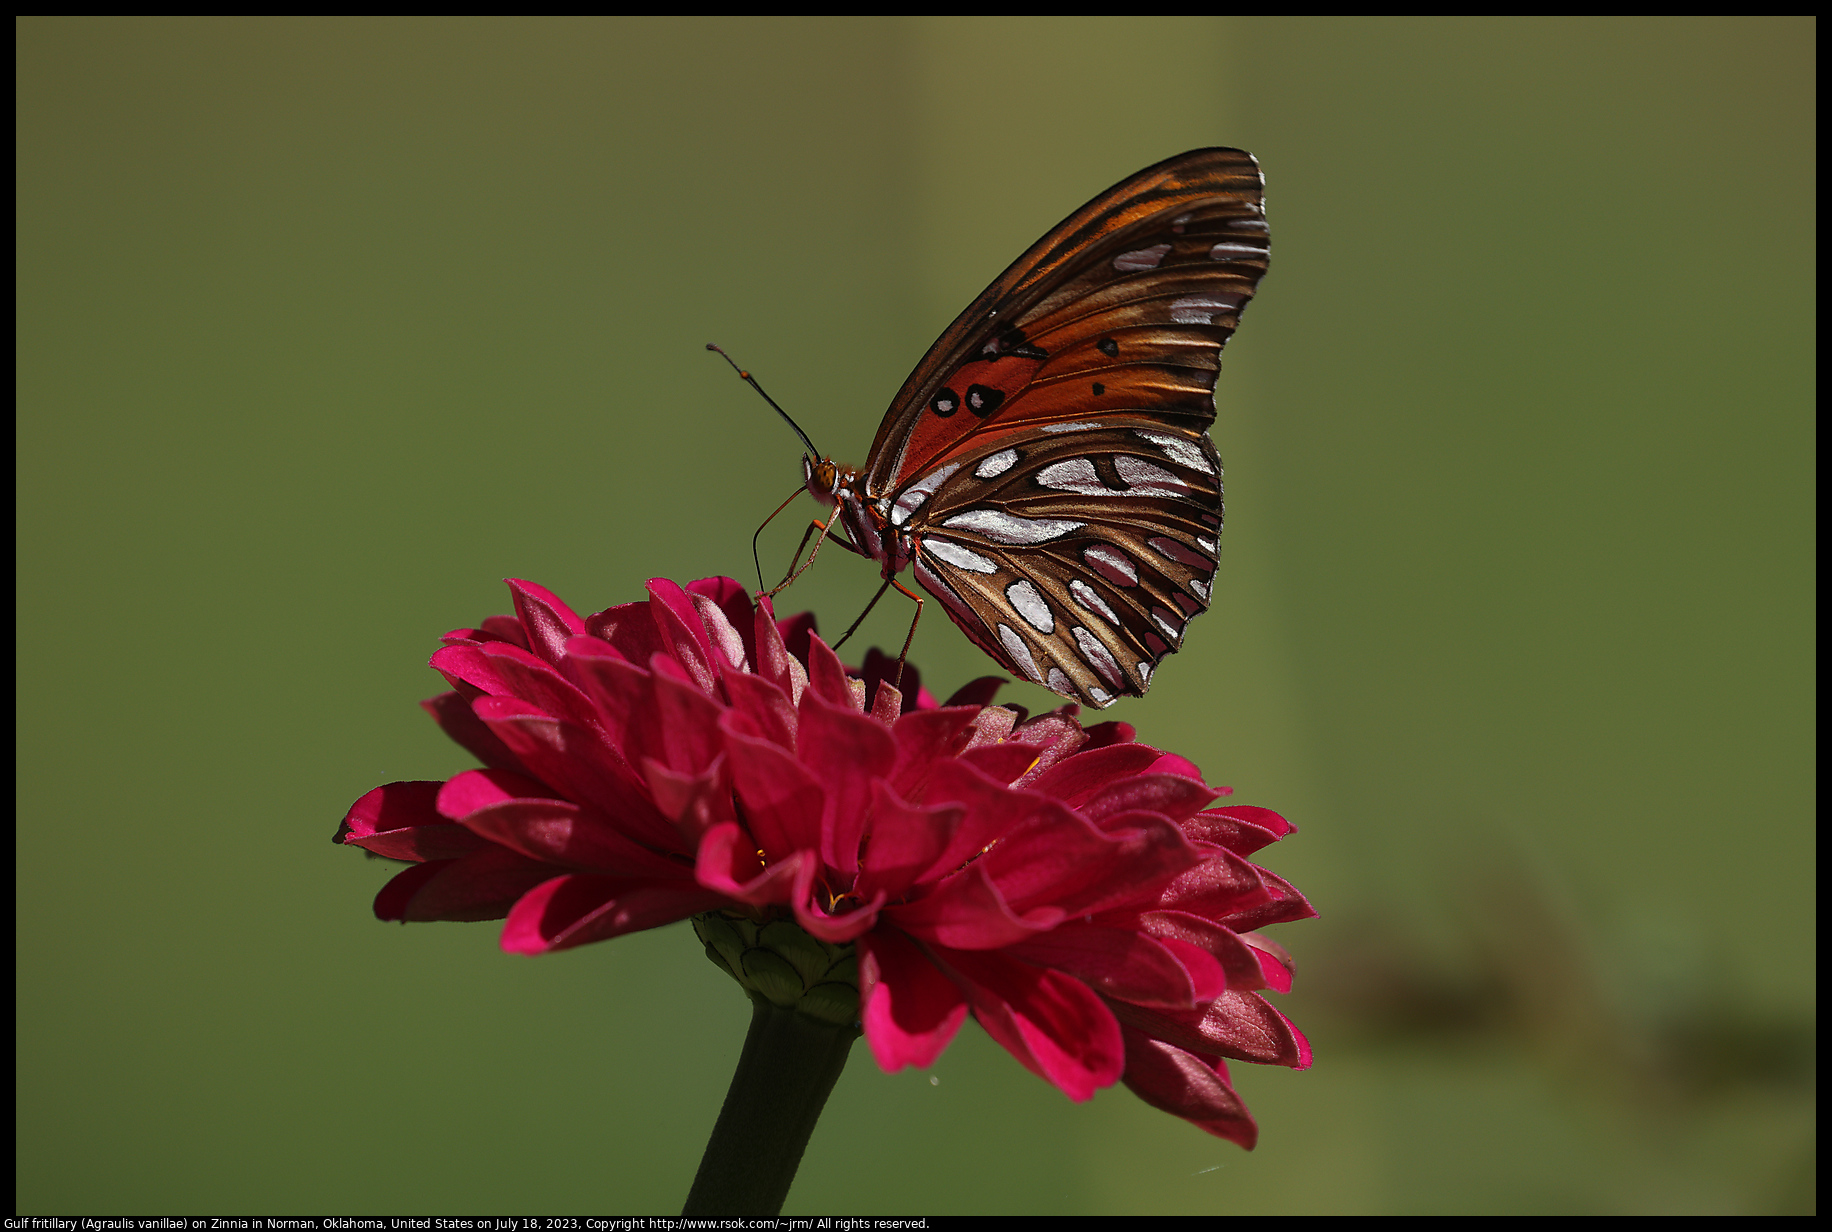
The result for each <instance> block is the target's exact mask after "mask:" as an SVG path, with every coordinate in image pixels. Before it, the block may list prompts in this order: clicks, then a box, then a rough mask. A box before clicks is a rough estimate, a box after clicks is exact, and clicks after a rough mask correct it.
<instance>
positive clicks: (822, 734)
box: [796, 689, 897, 883]
mask: <svg viewBox="0 0 1832 1232" xmlns="http://www.w3.org/2000/svg"><path fill="white" fill-rule="evenodd" d="M896 752H897V750H896V745H895V744H894V743H893V742H892V740H891V733H890V731H889V730H888V729H887V728H886V727H885V726H884V724H883V723H881V722H878V721H877V720H875V719H872V718H869V717H867V716H865V715H863V714H860V713H859V712H858V711H856V710H854V709H852V708H851V707H849V706H836V705H834V704H833V703H832V702H830V701H827V700H826V699H825V698H823V697H822V696H821V695H820V694H819V693H818V692H817V691H815V690H813V689H810V690H809V691H808V692H806V693H804V694H803V695H802V700H801V714H800V726H799V735H798V737H797V745H796V757H797V759H798V760H799V761H800V762H801V764H802V767H803V768H804V769H805V770H807V772H808V774H809V775H810V776H811V777H812V778H813V779H814V781H815V782H817V783H820V784H823V785H824V789H825V790H824V794H825V797H826V799H825V801H824V803H823V806H822V810H821V816H820V834H819V838H820V852H821V859H822V860H824V861H825V862H826V864H827V866H828V867H829V868H833V869H836V870H838V871H839V873H840V874H841V876H842V877H843V878H845V879H846V880H847V881H848V883H850V880H851V874H852V872H853V870H855V869H856V868H857V867H858V863H859V838H860V836H861V835H862V834H863V833H864V832H865V820H866V817H867V815H868V813H869V811H870V806H871V789H872V784H873V783H875V782H882V781H883V779H884V777H885V776H886V775H888V774H889V773H890V770H891V764H892V762H893V761H894V759H895V758H896Z"/></svg>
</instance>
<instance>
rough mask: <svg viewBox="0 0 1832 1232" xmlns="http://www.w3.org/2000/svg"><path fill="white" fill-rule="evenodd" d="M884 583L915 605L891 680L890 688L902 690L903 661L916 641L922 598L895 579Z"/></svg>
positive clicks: (889, 579) (881, 592) (908, 655)
mask: <svg viewBox="0 0 1832 1232" xmlns="http://www.w3.org/2000/svg"><path fill="white" fill-rule="evenodd" d="M885 581H886V582H888V583H890V584H891V585H892V586H895V587H896V588H897V591H898V593H899V594H902V595H904V596H906V597H907V598H909V599H912V600H914V601H915V604H916V614H915V615H914V616H912V617H910V631H909V633H908V634H907V635H905V637H904V639H903V649H902V650H901V651H900V652H899V653H898V655H897V674H896V675H895V676H893V677H892V678H891V687H892V688H894V689H901V688H903V661H904V660H905V659H907V658H909V657H910V643H911V642H913V641H915V640H916V624H917V622H918V621H920V620H921V619H922V596H921V595H919V594H917V593H916V592H915V591H913V590H911V589H910V588H909V587H907V586H905V585H904V584H903V583H902V582H899V581H898V580H897V579H896V578H886V579H885ZM878 593H879V594H883V593H884V591H883V589H882V588H880V590H879V591H878Z"/></svg>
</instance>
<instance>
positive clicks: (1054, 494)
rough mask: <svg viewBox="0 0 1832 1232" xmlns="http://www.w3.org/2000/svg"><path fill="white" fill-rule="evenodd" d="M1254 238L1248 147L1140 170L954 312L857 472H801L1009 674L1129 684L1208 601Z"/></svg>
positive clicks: (1081, 691) (1082, 685)
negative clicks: (1229, 344)
mask: <svg viewBox="0 0 1832 1232" xmlns="http://www.w3.org/2000/svg"><path fill="white" fill-rule="evenodd" d="M1267 256H1268V242H1267V230H1266V222H1265V209H1264V180H1263V179H1262V177H1261V176H1260V172H1259V165H1258V164H1257V163H1256V162H1255V161H1254V160H1253V157H1252V156H1251V155H1250V154H1247V153H1245V152H1244V151H1241V150H1230V149H1220V148H1217V149H1207V150H1193V151H1190V152H1189V153H1187V154H1182V155H1179V156H1178V157H1176V158H1173V159H1169V160H1167V161H1165V162H1162V163H1159V164H1157V165H1156V166H1154V167H1149V168H1147V169H1146V170H1144V171H1141V172H1139V173H1138V174H1137V175H1135V176H1132V177H1131V178H1129V179H1127V180H1126V181H1124V182H1122V183H1121V184H1119V185H1116V186H1115V187H1114V188H1112V189H1109V190H1108V191H1107V192H1106V193H1103V194H1102V195H1101V196H1099V197H1096V198H1095V199H1094V200H1093V201H1091V202H1089V203H1088V204H1087V205H1085V206H1083V207H1082V208H1081V209H1080V210H1078V211H1076V212H1075V213H1074V214H1072V215H1071V216H1070V217H1069V218H1068V219H1066V220H1065V221H1064V222H1063V223H1062V224H1060V225H1059V226H1058V227H1056V228H1055V229H1054V230H1052V231H1051V232H1050V233H1049V234H1048V235H1046V236H1044V237H1043V238H1042V239H1041V240H1039V241H1038V242H1037V243H1036V244H1035V245H1033V246H1032V247H1031V249H1030V250H1029V251H1028V252H1026V253H1025V254H1024V255H1023V256H1022V257H1020V258H1019V259H1018V260H1017V261H1016V262H1014V263H1013V264H1012V266H1011V267H1010V268H1009V269H1007V270H1006V271H1005V273H1004V274H1002V275H1001V276H1000V277H999V279H998V280H996V281H995V282H994V283H993V284H992V285H991V286H990V287H988V288H987V289H986V290H985V291H984V292H983V293H982V294H981V295H980V296H979V298H978V299H976V300H975V301H974V302H973V304H972V305H970V306H969V307H968V308H967V310H966V311H965V312H963V313H962V314H961V315H960V317H958V318H957V319H956V320H955V322H954V323H953V324H952V325H951V326H949V328H948V330H947V331H946V332H944V333H943V334H942V336H941V338H940V339H939V340H937V342H936V343H935V345H934V346H932V347H931V348H930V349H929V352H928V354H927V355H925V356H924V357H923V359H922V361H921V362H920V363H918V364H917V366H916V369H915V371H914V372H912V373H911V374H910V377H909V379H908V380H906V381H905V382H904V386H903V388H902V390H901V391H900V392H899V393H898V395H897V398H896V399H895V400H894V401H893V402H892V404H891V408H890V410H889V411H888V412H887V413H886V415H885V417H884V422H883V423H882V425H881V426H880V427H879V429H878V435H877V438H876V439H875V440H874V442H873V444H872V450H871V454H870V457H869V459H868V461H867V463H866V465H865V467H864V469H862V470H854V469H851V468H848V467H841V466H838V465H836V464H835V463H833V462H832V461H831V460H829V459H825V458H823V459H821V460H820V461H818V462H817V461H814V460H813V459H807V460H805V462H804V482H805V484H806V487H807V490H808V491H809V493H810V494H811V495H813V496H814V497H815V499H816V500H818V501H820V502H821V503H822V504H825V505H828V506H830V507H832V508H833V509H834V510H835V516H836V517H837V519H838V520H839V522H840V524H841V526H842V527H843V528H844V529H845V531H846V533H847V536H848V538H849V539H850V540H851V542H852V544H853V546H854V547H855V548H857V549H858V550H859V551H860V552H862V553H863V554H864V555H867V556H869V557H871V558H872V559H874V560H876V561H878V562H879V565H880V568H881V570H882V571H883V575H884V576H885V577H886V578H891V577H894V576H896V575H897V574H899V573H901V572H902V571H903V570H904V569H906V568H908V569H911V570H913V572H914V573H915V576H916V579H917V581H918V582H919V583H921V585H922V587H923V588H924V589H925V590H927V591H928V592H929V593H930V594H931V595H933V596H935V598H936V599H938V600H939V601H940V602H941V605H942V607H943V609H944V610H945V611H946V612H947V613H948V615H949V616H950V617H951V618H952V619H953V620H954V622H955V623H956V624H957V625H959V626H960V627H961V629H962V630H963V631H964V632H965V633H966V634H967V636H968V637H969V638H971V639H972V640H973V641H974V642H975V643H976V644H977V645H979V646H980V647H981V648H982V649H984V650H985V651H986V652H987V654H989V655H991V656H992V657H993V658H994V659H995V660H997V661H998V662H999V663H1000V664H1002V665H1003V666H1004V667H1005V668H1006V669H1007V670H1008V671H1011V672H1012V673H1013V674H1015V675H1019V676H1022V677H1024V678H1025V679H1028V680H1031V681H1034V682H1035V683H1037V684H1041V685H1043V686H1044V687H1046V688H1049V689H1052V690H1054V691H1055V692H1057V693H1060V694H1062V695H1063V696H1065V697H1071V698H1075V699H1077V700H1080V701H1082V702H1085V703H1087V704H1090V705H1093V706H1096V707H1103V706H1107V705H1109V704H1111V703H1112V702H1113V701H1114V700H1116V698H1118V697H1119V696H1123V695H1130V696H1139V695H1142V694H1143V693H1144V692H1145V690H1146V689H1147V688H1148V687H1149V685H1150V683H1151V676H1152V672H1153V670H1154V669H1155V668H1156V666H1157V664H1158V662H1159V661H1160V660H1161V659H1162V658H1163V657H1164V656H1165V655H1167V654H1170V653H1172V652H1173V651H1175V650H1177V649H1179V648H1180V647H1181V645H1182V642H1183V636H1184V631H1185V629H1186V627H1187V625H1188V623H1189V621H1190V619H1191V618H1192V617H1194V616H1196V615H1198V614H1200V613H1201V612H1202V611H1204V610H1205V609H1206V608H1207V607H1208V606H1209V602H1210V597H1211V593H1212V585H1213V581H1214V575H1215V568H1216V557H1217V553H1218V550H1219V536H1220V534H1221V526H1222V512H1223V511H1222V489H1221V475H1222V472H1221V462H1220V460H1219V458H1218V457H1217V455H1216V452H1215V447H1214V445H1213V443H1212V442H1211V441H1210V440H1209V436H1208V426H1209V424H1210V423H1211V422H1213V420H1214V418H1215V406H1214V387H1215V379H1216V374H1217V372H1218V370H1219V367H1220V352H1221V348H1222V345H1223V344H1224V343H1225V342H1226V341H1227V339H1228V337H1229V336H1230V335H1231V334H1232V333H1233V331H1234V328H1235V326H1236V325H1237V324H1238V322H1239V316H1240V312H1241V309H1242V308H1243V307H1244V306H1245V305H1246V303H1247V301H1248V300H1250V299H1251V298H1252V297H1253V293H1254V291H1255V289H1256V288H1257V286H1258V284H1259V279H1260V278H1261V276H1263V275H1264V273H1265V271H1266V264H1267Z"/></svg>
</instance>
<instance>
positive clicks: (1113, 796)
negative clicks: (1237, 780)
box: [1075, 774, 1215, 829]
mask: <svg viewBox="0 0 1832 1232" xmlns="http://www.w3.org/2000/svg"><path fill="white" fill-rule="evenodd" d="M1214 798H1215V791H1214V789H1213V788H1211V787H1206V786H1204V785H1203V784H1201V783H1199V782H1196V781H1195V780H1193V779H1186V778H1183V777H1182V776H1181V775H1175V774H1141V775H1136V776H1134V777H1133V778H1130V779H1127V780H1125V781H1124V782H1119V783H1109V784H1107V785H1106V786H1105V787H1102V788H1100V789H1099V790H1097V791H1094V792H1092V793H1090V794H1089V795H1088V798H1087V799H1086V800H1084V801H1083V802H1082V803H1081V804H1079V805H1077V806H1076V809H1075V811H1076V812H1078V813H1080V814H1081V815H1082V816H1083V817H1086V818H1087V819H1088V820H1089V821H1092V822H1093V823H1094V824H1095V825H1097V826H1100V827H1101V828H1102V829H1106V828H1107V827H1106V819H1107V818H1109V817H1112V816H1114V815H1115V814H1118V813H1124V812H1129V811H1132V810H1135V809H1147V810H1150V811H1151V812H1154V813H1161V814H1163V815H1164V816H1165V817H1168V818H1170V820H1171V821H1173V822H1182V821H1183V820H1185V819H1186V818H1188V817H1190V816H1191V815H1192V814H1194V813H1195V811H1196V810H1197V809H1199V808H1201V807H1202V806H1203V805H1205V804H1207V803H1208V802H1209V801H1210V800H1213V799H1214Z"/></svg>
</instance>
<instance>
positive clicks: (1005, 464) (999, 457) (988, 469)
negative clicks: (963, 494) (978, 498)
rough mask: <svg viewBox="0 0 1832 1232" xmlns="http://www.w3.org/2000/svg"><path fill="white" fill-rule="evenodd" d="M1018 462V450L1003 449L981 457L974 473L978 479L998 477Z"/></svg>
mask: <svg viewBox="0 0 1832 1232" xmlns="http://www.w3.org/2000/svg"><path fill="white" fill-rule="evenodd" d="M1017 464H1018V451H1017V450H1015V449H1001V450H999V452H997V453H992V454H987V455H986V456H985V457H983V458H981V459H980V464H979V465H978V466H976V467H974V468H973V475H974V478H976V479H997V478H998V477H999V476H1000V475H1003V474H1004V473H1005V472H1006V471H1008V470H1010V469H1011V468H1012V467H1014V466H1016V465H1017Z"/></svg>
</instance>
